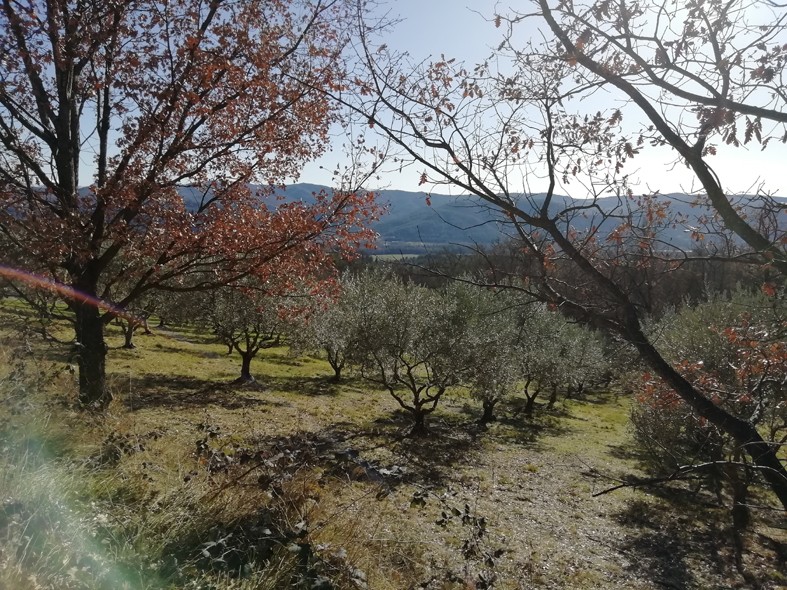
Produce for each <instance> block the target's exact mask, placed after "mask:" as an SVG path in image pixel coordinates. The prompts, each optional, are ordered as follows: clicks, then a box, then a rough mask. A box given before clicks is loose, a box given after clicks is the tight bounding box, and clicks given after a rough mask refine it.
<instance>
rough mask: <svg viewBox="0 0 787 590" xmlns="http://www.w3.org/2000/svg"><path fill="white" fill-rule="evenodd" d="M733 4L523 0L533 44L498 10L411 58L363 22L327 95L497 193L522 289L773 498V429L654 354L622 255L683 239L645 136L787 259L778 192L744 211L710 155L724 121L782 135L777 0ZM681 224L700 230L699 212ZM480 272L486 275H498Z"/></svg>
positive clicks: (713, 207)
mask: <svg viewBox="0 0 787 590" xmlns="http://www.w3.org/2000/svg"><path fill="white" fill-rule="evenodd" d="M746 6H747V4H746V3H744V2H738V1H737V0H733V1H732V2H728V3H717V2H690V3H688V4H684V3H668V2H662V1H655V2H653V1H650V0H643V1H640V0H632V1H628V0H624V1H622V2H617V3H611V2H608V1H606V0H599V1H598V2H592V1H591V2H583V3H579V4H577V3H573V2H561V3H559V4H558V5H557V7H556V8H554V9H553V8H552V7H550V6H549V3H548V2H547V0H538V2H536V3H535V7H536V14H535V15H532V16H533V18H540V19H542V20H541V21H540V22H543V23H545V24H546V26H547V27H548V31H551V34H552V35H553V37H552V38H547V39H546V40H545V42H544V43H543V44H540V45H539V44H535V43H534V42H533V41H532V37H531V36H530V35H527V36H525V37H523V38H521V39H520V38H518V37H517V34H516V33H517V30H518V28H517V27H518V25H519V23H521V22H522V21H524V20H526V19H527V18H529V16H528V15H524V14H512V15H510V18H508V19H505V18H504V17H503V16H502V15H501V16H500V17H499V18H497V19H495V21H496V22H495V24H498V25H500V26H501V27H502V25H503V24H506V26H507V28H504V29H503V35H504V36H503V39H502V43H501V45H500V48H499V50H497V51H495V53H494V55H493V56H492V59H489V60H487V61H485V62H483V63H480V64H477V65H476V66H465V65H464V64H462V63H459V62H456V61H455V60H452V59H449V58H445V57H441V59H437V60H433V61H429V60H427V61H425V62H419V63H413V62H412V61H410V60H409V57H408V56H407V55H398V54H395V53H393V52H392V51H391V50H390V49H389V48H387V47H385V46H383V47H372V46H370V42H369V40H368V37H367V36H365V33H364V31H363V30H361V31H360V33H359V39H360V41H359V46H358V47H359V55H360V58H361V61H362V63H363V71H361V72H359V73H358V75H357V79H356V82H357V92H356V93H355V95H352V96H350V95H349V94H347V93H344V94H342V95H341V96H339V95H335V96H336V98H337V100H340V101H342V102H343V103H344V104H345V105H346V106H347V107H348V108H350V109H352V110H354V112H356V113H357V114H358V115H359V117H360V118H361V119H362V120H363V121H365V122H366V123H368V124H369V125H370V126H371V127H373V128H374V129H375V130H377V132H378V133H381V134H382V135H384V136H385V137H386V138H387V139H388V140H390V141H391V142H394V143H396V144H398V145H399V147H400V156H401V158H403V159H405V160H407V161H411V162H415V163H417V166H419V167H420V169H421V171H422V172H421V182H423V183H424V184H428V185H432V186H434V185H436V184H438V185H439V184H446V185H452V186H453V187H456V189H457V190H461V191H464V192H465V193H468V194H471V195H474V196H475V197H476V198H477V199H480V200H481V201H482V202H484V203H486V204H488V206H489V207H490V208H491V209H492V210H495V211H499V213H500V223H501V225H502V227H503V228H504V230H505V231H507V232H508V233H509V235H510V236H511V237H512V239H515V240H516V241H517V243H518V250H519V252H521V254H522V256H523V257H524V258H526V259H527V264H523V265H521V267H520V269H519V274H518V275H517V277H516V278H517V279H518V280H519V281H520V283H519V284H521V285H522V287H521V288H520V290H521V291H525V292H527V294H528V296H533V297H537V298H539V299H541V300H543V301H545V302H548V303H549V304H551V305H552V306H554V307H555V308H557V309H559V310H561V312H562V313H564V314H565V315H566V316H567V317H570V318H572V319H574V320H578V321H581V322H583V323H586V324H588V325H592V326H593V327H594V328H596V329H601V330H604V331H606V332H608V333H610V334H612V335H614V336H616V337H618V338H621V339H623V340H625V341H627V342H628V343H630V344H631V345H632V347H633V348H634V349H635V350H636V352H637V354H638V355H639V356H640V357H641V359H642V360H643V362H644V363H646V364H647V365H648V366H649V367H650V369H651V370H652V371H653V373H655V374H657V375H658V376H659V377H660V378H661V379H662V380H663V381H664V382H665V383H667V384H668V386H669V387H670V388H671V389H673V390H674V391H675V392H676V394H677V395H678V396H679V397H680V398H681V399H682V400H683V401H684V402H685V403H687V404H688V405H689V406H690V407H691V408H692V410H693V411H694V412H696V414H697V415H698V416H700V417H701V418H702V419H704V420H707V421H708V422H710V423H712V424H714V425H715V426H716V427H718V428H720V429H721V430H722V431H724V432H725V433H727V434H728V435H729V436H730V437H732V438H733V439H734V440H735V442H736V444H737V445H738V446H739V447H740V448H741V449H742V450H743V451H744V452H745V453H746V454H748V456H749V457H750V459H751V461H752V463H753V464H754V465H755V468H756V469H759V470H760V471H761V472H762V475H763V477H764V478H765V479H766V480H767V482H768V485H769V486H770V488H771V489H772V490H773V492H774V493H775V495H776V496H777V498H778V500H779V502H780V504H781V505H782V507H783V508H785V509H787V469H785V465H784V464H783V463H782V461H781V458H780V455H779V447H778V446H777V445H775V444H772V443H771V442H769V441H767V440H765V439H764V438H763V436H762V434H761V433H760V431H759V429H758V427H757V425H756V424H755V423H753V422H752V421H751V420H750V419H748V418H746V417H740V416H737V415H735V414H733V413H732V412H731V411H730V410H729V409H728V408H726V407H724V406H723V405H722V404H720V403H718V402H717V401H716V400H715V398H714V395H713V390H712V389H711V388H708V387H706V386H705V385H704V384H703V383H701V382H697V381H694V380H692V379H691V378H690V375H689V374H687V373H686V372H685V371H684V369H683V367H682V366H681V365H680V363H678V362H671V361H670V360H669V359H668V358H667V357H665V355H664V354H663V351H661V350H660V349H659V348H658V347H657V346H656V345H655V343H654V342H653V340H652V339H651V338H649V336H648V334H647V333H646V331H645V330H644V328H643V318H644V311H645V306H646V303H647V302H645V301H643V300H642V295H641V289H636V288H632V287H636V284H632V281H631V273H629V272H628V268H629V267H630V266H631V265H632V264H637V265H642V266H644V267H647V266H653V265H654V264H655V263H656V261H658V267H659V268H662V267H663V262H664V260H667V262H668V264H667V266H666V269H665V270H669V269H672V268H678V267H679V266H680V263H681V261H682V260H686V259H690V258H691V257H692V253H691V252H690V251H688V250H687V251H681V250H680V249H678V248H674V247H673V250H672V252H670V254H669V256H666V255H665V254H664V253H663V252H662V251H661V248H662V247H663V244H664V241H663V236H662V233H661V230H662V229H664V228H666V227H671V226H673V225H676V224H680V223H681V220H680V219H677V218H675V217H674V216H672V215H671V214H670V210H669V208H668V206H667V204H666V203H665V202H664V201H663V200H662V199H660V198H659V196H658V194H657V191H654V192H650V191H649V192H648V193H647V194H644V195H636V194H635V193H634V191H633V189H631V188H630V185H629V180H630V179H629V177H628V175H627V172H628V168H629V167H631V161H632V160H635V159H636V157H637V155H638V154H639V153H640V152H641V151H642V150H645V149H648V147H649V146H650V144H651V143H653V144H657V145H668V146H671V147H672V148H673V149H674V150H675V153H676V154H677V156H678V157H679V158H680V160H681V161H683V162H685V163H686V164H687V165H688V166H689V168H690V170H691V171H692V172H693V173H694V174H695V176H696V179H697V181H698V182H699V184H700V185H701V186H702V192H701V193H700V194H699V195H698V196H697V198H698V201H699V202H700V203H701V204H702V205H705V206H706V207H708V208H709V211H710V212H711V213H716V214H717V215H718V218H719V220H720V221H719V223H720V224H721V225H723V226H724V227H726V228H727V229H728V230H730V231H731V232H734V234H736V235H737V236H739V237H740V239H742V240H743V242H745V243H746V244H747V245H748V247H749V251H748V252H745V253H743V254H740V255H738V256H737V260H745V261H748V262H749V263H751V264H758V265H759V264H764V265H769V266H770V267H771V269H772V271H773V272H776V273H778V274H779V279H778V280H779V281H782V280H783V278H784V275H785V273H786V272H787V251H785V244H786V243H787V242H786V241H785V233H784V227H783V225H780V224H779V223H778V219H779V218H780V216H783V210H782V207H781V206H780V205H779V203H777V202H775V201H774V200H773V199H770V198H768V197H767V195H762V196H763V198H761V199H759V200H756V201H753V202H751V203H750V204H749V205H750V210H751V211H753V212H754V213H755V214H753V215H750V216H748V217H746V216H745V215H744V214H742V212H741V211H740V210H739V206H740V205H742V204H746V203H740V202H736V200H735V199H734V198H732V197H731V196H730V195H729V194H728V192H727V190H725V187H726V184H724V183H723V180H722V178H721V176H722V173H721V172H718V171H714V170H713V169H712V168H711V164H710V162H709V160H708V158H710V157H712V155H713V153H715V152H717V151H720V150H721V149H734V148H735V146H736V142H737V143H741V142H740V140H739V139H738V135H737V134H736V130H737V129H738V127H739V126H745V129H746V131H745V132H744V140H743V142H742V143H746V140H747V139H748V140H749V141H760V140H761V141H762V143H763V145H765V146H767V147H768V149H779V144H778V143H777V141H776V140H777V139H781V137H782V135H783V131H784V126H785V122H787V115H785V112H787V110H785V108H784V106H785V101H786V100H787V95H786V94H785V93H784V85H783V84H782V83H780V80H782V76H783V71H784V68H785V59H784V49H783V47H784V46H785V45H787V43H786V42H787V39H785V38H784V36H785V34H787V27H785V22H787V11H785V10H784V8H783V7H781V6H779V5H777V4H772V5H767V6H764V7H765V9H766V10H767V11H768V12H769V14H770V15H771V16H770V17H769V18H768V20H764V21H763V20H762V19H761V18H758V19H757V21H758V22H757V24H756V25H755V23H754V22H752V19H750V18H749V15H748V14H747V11H746V9H745V7H746ZM652 17H655V18H652ZM684 17H685V18H684ZM684 23H685V26H684ZM654 27H655V28H654ZM648 30H650V31H651V32H647V31H648ZM599 87H604V88H608V89H609V90H610V91H611V92H615V93H620V94H619V95H620V96H622V98H624V99H625V100H628V101H630V104H626V105H624V106H626V107H628V106H632V107H633V108H634V109H635V110H636V116H641V115H642V114H644V116H645V117H646V118H647V121H646V124H645V126H644V128H643V129H641V131H640V130H637V131H636V132H634V133H633V134H632V133H631V132H630V128H628V127H625V126H624V124H623V120H624V117H627V114H628V112H629V111H630V109H624V108H623V107H621V108H612V109H609V110H606V111H605V110H602V109H598V110H597V109H593V110H592V112H583V105H585V104H588V103H587V101H581V100H578V99H582V98H587V99H588V100H589V99H590V98H589V97H591V96H592V94H593V93H594V92H598V88H599ZM606 102H608V101H606ZM673 104H677V105H678V106H679V107H682V108H680V109H679V110H676V109H675V108H674V107H673ZM624 111H625V113H624ZM676 113H679V114H678V115H675V114H676ZM684 113H691V114H692V115H693V117H686V116H683V114H684ZM626 121H628V119H626ZM769 137H772V138H773V139H768V138H769ZM670 157H672V156H670ZM561 192H564V193H567V194H568V195H570V197H564V196H561ZM571 197H574V198H571ZM580 220H581V221H582V224H579V223H578V222H579V221H580ZM600 228H604V235H605V236H608V237H605V238H604V239H602V238H601V237H600V236H601V234H600ZM687 229H689V230H690V231H692V232H693V233H694V234H695V235H696V236H697V237H701V234H702V228H699V229H697V228H694V229H692V228H687ZM717 254H718V253H717ZM714 256H716V254H714ZM490 274H491V276H493V277H497V278H498V279H499V281H498V282H499V283H502V282H503V279H505V278H510V277H505V276H504V274H503V273H495V272H494V269H490Z"/></svg>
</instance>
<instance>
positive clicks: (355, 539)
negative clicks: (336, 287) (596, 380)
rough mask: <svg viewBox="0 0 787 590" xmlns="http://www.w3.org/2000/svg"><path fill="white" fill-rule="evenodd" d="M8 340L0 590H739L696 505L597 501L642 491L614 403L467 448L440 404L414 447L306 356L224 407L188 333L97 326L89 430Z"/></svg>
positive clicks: (55, 357)
mask: <svg viewBox="0 0 787 590" xmlns="http://www.w3.org/2000/svg"><path fill="white" fill-rule="evenodd" d="M22 311H23V310H20V309H19V308H15V307H12V308H5V311H3V312H0V313H3V314H5V316H4V317H0V320H2V319H8V320H9V322H6V325H11V324H12V323H13V321H17V320H18V314H20V313H21V312H22ZM12 320H13V321H12ZM3 336H4V337H5V342H4V343H0V350H1V351H2V353H0V354H2V355H3V356H2V359H0V361H1V362H0V367H2V369H0V395H2V396H3V399H2V403H1V404H0V502H2V508H1V509H0V588H20V589H23V590H26V589H28V588H30V589H33V588H130V589H131V588H133V589H148V588H150V589H159V588H217V589H218V588H222V589H223V588H239V589H247V588H248V589H251V588H263V589H264V588H271V589H274V588H290V587H292V588H328V587H333V588H364V587H366V588H369V589H372V590H395V589H405V588H424V589H427V590H430V589H431V590H433V589H452V588H455V589H466V588H501V589H519V588H539V587H544V588H549V587H551V588H555V587H559V588H610V587H615V588H632V589H633V588H637V589H645V588H661V587H681V588H731V587H745V582H744V581H743V579H742V578H741V577H740V576H739V575H738V574H737V572H736V571H735V569H734V565H733V562H732V557H731V556H732V552H731V546H730V543H729V540H728V538H727V536H726V535H727V533H726V526H727V525H726V518H727V517H726V513H725V511H724V510H722V509H719V508H717V507H715V506H713V505H711V504H710V503H709V499H708V498H707V497H705V496H703V495H700V496H696V497H694V498H691V497H690V496H687V495H684V496H680V497H678V495H676V496H675V497H670V494H671V493H672V492H669V491H668V492H666V493H665V492H662V493H660V494H645V493H642V492H638V491H634V490H631V489H624V490H621V491H619V492H616V493H614V494H605V495H602V496H599V497H595V498H594V497H593V493H594V492H598V491H600V490H602V489H603V488H604V487H606V486H608V485H609V483H610V482H609V481H608V480H605V479H603V478H601V477H600V476H601V475H609V476H612V477H617V476H621V475H623V474H627V473H628V474H630V473H637V469H638V461H637V456H636V454H635V453H633V452H632V451H631V448H632V445H631V440H630V435H629V433H628V399H627V398H624V397H620V398H618V397H615V396H613V395H608V394H595V395H588V396H586V397H585V398H583V399H582V400H568V401H566V402H565V403H563V404H562V405H559V407H558V408H557V410H556V411H555V412H553V413H545V412H543V410H542V411H541V412H540V413H538V414H537V416H536V418H535V419H533V420H531V421H524V420H523V419H521V418H518V419H513V418H511V415H512V411H511V409H512V407H513V406H515V405H516V404H515V403H514V402H515V401H516V400H514V401H512V402H511V403H510V404H503V407H502V408H501V409H500V412H499V414H500V420H498V421H497V422H495V423H493V424H491V425H490V426H489V429H488V430H486V431H480V430H478V429H477V427H476V426H475V424H474V421H475V419H477V418H478V417H479V415H480V408H477V407H476V406H475V405H474V404H473V403H472V401H471V400H469V399H468V398H467V397H466V396H465V395H464V393H463V392H461V391H455V392H452V394H451V395H450V396H448V397H447V398H446V399H445V403H443V404H442V407H440V408H439V410H438V412H437V413H436V414H435V416H434V418H433V420H432V427H433V431H434V432H433V436H432V437H430V438H428V439H423V440H417V439H410V438H406V437H403V434H404V433H405V432H406V428H407V417H406V416H404V415H402V414H401V413H400V412H397V411H396V408H395V404H394V402H393V401H392V400H391V399H390V397H389V396H388V395H387V394H386V393H385V392H382V391H377V390H374V389H371V388H369V387H368V386H367V385H366V384H365V383H363V382H362V381H360V380H358V379H354V378H352V377H350V378H349V379H347V380H345V381H344V382H343V383H341V384H338V385H337V384H333V383H331V382H330V381H329V379H330V377H331V375H332V371H331V370H330V368H329V367H328V365H327V363H326V362H324V361H323V360H322V359H319V358H314V357H305V358H298V359H294V358H291V357H290V356H289V354H288V351H287V349H286V348H284V347H280V348H274V349H270V350H267V351H264V352H263V353H262V355H261V357H260V358H259V359H257V360H255V361H254V362H253V363H252V371H253V372H254V373H255V375H256V376H257V378H258V382H259V384H260V387H242V388H236V387H233V386H231V385H230V383H231V381H232V380H233V379H234V378H235V377H236V376H237V374H238V372H239V368H240V362H239V360H238V359H237V357H234V356H227V355H226V349H225V348H224V347H223V346H221V345H219V344H216V343H214V342H212V340H211V338H210V337H209V336H206V335H205V334H203V333H200V332H199V331H195V330H193V329H189V328H184V329H181V328H174V327H171V328H167V329H165V330H154V334H153V335H142V334H137V335H136V336H135V340H136V344H137V348H136V349H133V350H125V349H120V348H118V347H119V346H120V345H121V344H122V337H121V335H120V334H119V332H117V331H116V329H115V328H114V327H110V330H109V334H108V342H109V345H110V348H111V351H110V355H109V364H108V367H109V374H110V382H111V386H112V388H113V391H114V393H115V400H114V401H113V403H112V405H111V407H110V408H109V410H108V411H107V412H106V413H104V414H102V415H90V414H83V413H80V412H78V411H76V410H75V409H74V406H73V402H74V399H75V376H74V374H73V373H72V372H71V370H70V368H69V364H68V361H69V358H68V351H67V350H64V349H63V348H60V347H55V346H50V344H48V343H44V342H42V341H41V340H40V339H37V338H35V337H33V336H32V335H28V336H27V344H26V345H24V346H22V347H21V348H19V347H16V346H15V344H19V338H18V337H17V336H16V335H15V333H14V332H13V331H12V330H10V329H7V330H6V331H5V332H4V333H3ZM14 350H18V351H20V352H14ZM681 493H682V492H681ZM675 494H677V491H676V492H675ZM680 502H685V503H686V504H684V505H682V506H681V505H680ZM676 506H680V507H681V510H682V511H677V509H676ZM687 506H688V508H687ZM761 522H762V526H759V528H756V529H755V530H753V531H752V533H751V534H750V535H749V537H748V541H747V542H748V543H749V547H750V550H751V552H750V554H749V557H748V558H747V559H748V562H747V565H748V566H749V568H750V569H751V570H752V571H755V572H757V573H758V574H759V575H760V576H761V578H762V579H763V580H764V581H766V582H767V583H769V584H772V585H775V584H777V583H783V580H784V579H783V578H779V576H780V575H781V573H780V570H779V567H780V565H779V558H778V552H779V551H780V550H783V547H784V545H780V544H779V543H784V541H785V539H784V535H783V530H781V529H778V528H774V527H771V528H769V529H766V528H765V526H764V525H765V524H767V523H765V520H764V519H763V520H762V521H761ZM771 524H773V523H771ZM776 524H778V523H776ZM766 533H767V534H766ZM761 535H765V538H767V539H768V540H765V539H764V538H762V537H761ZM780 535H781V536H780ZM780 580H781V581H780ZM321 584H322V585H321ZM772 587H774V586H772Z"/></svg>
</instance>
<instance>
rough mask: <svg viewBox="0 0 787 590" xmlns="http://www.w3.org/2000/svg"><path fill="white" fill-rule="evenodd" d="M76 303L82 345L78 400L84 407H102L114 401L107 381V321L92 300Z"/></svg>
mask: <svg viewBox="0 0 787 590" xmlns="http://www.w3.org/2000/svg"><path fill="white" fill-rule="evenodd" d="M74 307H75V311H76V326H75V329H76V337H77V346H78V348H79V356H78V366H79V403H80V404H81V405H82V406H84V407H89V408H95V409H103V408H106V407H107V406H108V405H109V402H110V401H112V394H111V393H110V392H109V390H108V389H107V384H106V357H107V345H106V343H105V342H104V322H103V321H102V319H101V313H100V312H99V310H98V309H97V308H96V307H95V306H94V305H92V304H91V303H89V302H79V303H75V304H74Z"/></svg>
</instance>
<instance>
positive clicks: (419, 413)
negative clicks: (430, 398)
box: [410, 408, 429, 437]
mask: <svg viewBox="0 0 787 590" xmlns="http://www.w3.org/2000/svg"><path fill="white" fill-rule="evenodd" d="M412 414H413V420H414V422H413V427H412V429H411V430H410V436H413V437H419V436H427V435H428V434H429V429H428V428H427V427H426V414H427V413H426V412H424V411H423V410H421V409H420V408H416V409H415V410H413V412H412Z"/></svg>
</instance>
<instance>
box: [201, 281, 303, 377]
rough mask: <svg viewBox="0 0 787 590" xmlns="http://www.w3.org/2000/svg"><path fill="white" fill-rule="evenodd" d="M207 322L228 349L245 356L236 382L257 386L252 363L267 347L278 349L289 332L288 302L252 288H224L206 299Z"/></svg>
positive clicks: (210, 294) (242, 356)
mask: <svg viewBox="0 0 787 590" xmlns="http://www.w3.org/2000/svg"><path fill="white" fill-rule="evenodd" d="M204 302H205V303H206V304H207V306H206V307H207V309H206V310H205V311H206V313H205V317H204V318H203V320H204V321H206V322H207V323H208V325H209V326H210V328H211V330H212V331H213V332H214V334H215V335H216V337H217V338H218V340H219V341H220V342H221V343H223V344H224V345H225V346H226V347H227V350H228V354H229V353H232V352H233V351H235V352H237V353H238V354H239V355H240V357H241V369H240V376H239V377H238V379H237V380H236V381H235V383H238V384H243V383H254V382H255V381H256V380H255V378H254V376H253V375H252V373H251V361H252V360H254V358H255V357H256V356H257V354H258V353H259V352H260V351H261V350H263V349H266V348H271V347H274V346H278V345H279V344H280V343H281V339H282V337H283V336H284V334H285V333H286V332H287V329H288V324H287V321H286V319H285V318H286V311H287V310H286V303H285V299H284V298H282V297H277V296H275V295H271V294H270V293H265V292H263V291H261V290H259V289H254V288H252V287H248V286H247V287H245V288H241V287H224V288H222V289H216V290H214V291H211V292H210V293H207V294H206V295H205V296H204Z"/></svg>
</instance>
